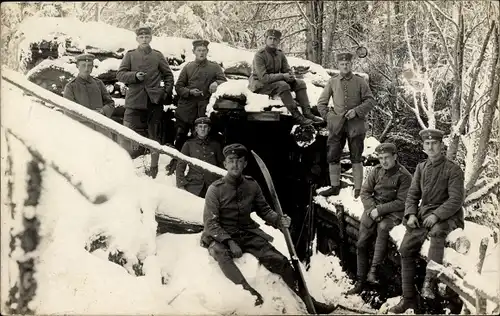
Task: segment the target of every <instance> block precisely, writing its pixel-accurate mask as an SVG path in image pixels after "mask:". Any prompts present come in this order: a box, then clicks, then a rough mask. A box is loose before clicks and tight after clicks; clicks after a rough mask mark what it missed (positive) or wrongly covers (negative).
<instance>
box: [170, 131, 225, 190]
mask: <svg viewBox="0 0 500 316" xmlns="http://www.w3.org/2000/svg"><path fill="white" fill-rule="evenodd" d="M181 152H182V153H183V154H184V155H186V156H189V157H193V158H196V159H200V160H203V161H205V162H208V163H210V164H212V165H214V166H218V167H222V165H223V161H224V156H223V155H222V149H221V146H220V144H219V143H218V142H216V141H214V140H211V139H210V138H207V139H200V138H198V137H196V138H192V139H189V140H188V141H186V142H185V143H184V145H183V146H182V151H181ZM186 165H187V164H186V162H185V161H182V160H179V161H178V162H177V169H176V172H175V174H176V180H177V187H179V188H185V189H186V190H187V191H189V192H191V193H193V194H194V195H198V196H199V195H200V193H201V192H202V190H203V187H204V186H206V187H207V188H208V187H209V186H210V184H212V183H213V182H214V181H215V180H217V179H218V178H220V176H218V175H215V174H213V173H211V172H208V171H205V170H204V169H202V168H199V167H196V166H193V165H190V166H189V171H188V174H187V175H184V172H185V171H186Z"/></svg>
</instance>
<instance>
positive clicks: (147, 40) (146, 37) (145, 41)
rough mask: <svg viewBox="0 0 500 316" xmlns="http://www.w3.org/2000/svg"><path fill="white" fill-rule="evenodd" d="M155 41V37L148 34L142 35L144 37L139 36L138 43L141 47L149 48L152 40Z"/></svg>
mask: <svg viewBox="0 0 500 316" xmlns="http://www.w3.org/2000/svg"><path fill="white" fill-rule="evenodd" d="M152 39H153V36H151V35H148V34H142V35H137V38H136V40H137V43H139V45H140V46H147V45H149V43H151V40H152Z"/></svg>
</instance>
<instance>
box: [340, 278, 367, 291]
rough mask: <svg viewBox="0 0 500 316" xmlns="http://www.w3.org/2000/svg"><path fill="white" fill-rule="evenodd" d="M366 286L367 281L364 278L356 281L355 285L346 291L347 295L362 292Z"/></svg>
mask: <svg viewBox="0 0 500 316" xmlns="http://www.w3.org/2000/svg"><path fill="white" fill-rule="evenodd" d="M365 287H366V282H365V281H363V280H358V281H356V283H354V287H353V288H352V289H350V290H349V291H347V292H345V294H346V295H354V294H361V292H363V290H364V289H365Z"/></svg>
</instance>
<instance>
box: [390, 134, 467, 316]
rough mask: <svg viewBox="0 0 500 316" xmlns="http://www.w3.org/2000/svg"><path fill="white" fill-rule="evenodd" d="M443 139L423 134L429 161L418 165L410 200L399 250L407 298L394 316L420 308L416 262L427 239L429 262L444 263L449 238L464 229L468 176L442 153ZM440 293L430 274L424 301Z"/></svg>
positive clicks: (408, 200) (427, 274)
mask: <svg viewBox="0 0 500 316" xmlns="http://www.w3.org/2000/svg"><path fill="white" fill-rule="evenodd" d="M443 135H444V133H443V132H442V131H440V130H436V129H426V130H422V131H420V136H421V137H422V140H423V143H424V152H425V153H426V154H427V156H428V159H427V160H426V161H424V162H421V163H419V164H418V165H417V168H416V170H415V174H414V176H413V180H412V182H411V186H410V189H409V190H408V195H407V197H406V204H405V213H404V218H403V224H405V226H406V233H405V235H404V237H403V241H402V242H401V246H400V248H399V253H400V254H401V280H402V287H403V298H402V299H401V301H400V302H399V304H398V305H396V306H394V307H393V308H391V309H390V310H389V311H390V312H391V313H395V314H401V313H404V312H405V311H406V310H407V309H410V308H412V309H414V310H416V309H417V308H418V301H419V299H418V297H417V293H416V291H415V280H414V279H415V273H416V267H415V262H416V258H417V256H418V254H419V252H420V249H421V247H422V244H423V243H424V241H425V239H426V238H427V237H430V247H429V252H428V254H427V257H428V259H429V260H433V261H435V262H437V263H442V262H443V255H444V247H445V241H446V236H447V235H448V234H449V233H450V232H451V231H453V230H454V229H456V228H464V212H463V209H462V205H463V202H464V195H465V193H464V173H463V171H462V169H460V167H459V166H458V165H457V164H455V163H454V162H452V161H450V160H448V158H446V156H445V155H444V154H443V153H442V150H443ZM436 289H437V279H436V276H435V275H434V274H433V273H432V272H431V271H427V273H426V275H425V279H424V284H423V286H422V291H421V295H422V297H423V298H425V299H433V298H434V297H435V292H436Z"/></svg>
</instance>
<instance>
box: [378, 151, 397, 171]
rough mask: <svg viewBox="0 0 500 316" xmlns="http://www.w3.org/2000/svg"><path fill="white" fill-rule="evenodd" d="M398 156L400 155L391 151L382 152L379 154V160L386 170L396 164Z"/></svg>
mask: <svg viewBox="0 0 500 316" xmlns="http://www.w3.org/2000/svg"><path fill="white" fill-rule="evenodd" d="M397 158H398V155H396V154H391V153H381V154H379V155H378V161H379V162H380V165H381V166H382V168H384V169H385V170H389V169H391V168H392V167H394V166H395V165H396V159H397Z"/></svg>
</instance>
